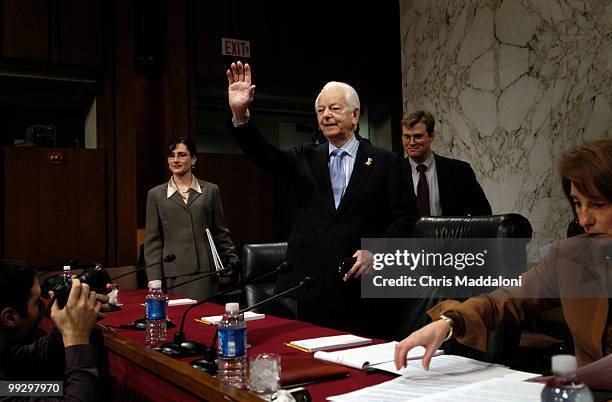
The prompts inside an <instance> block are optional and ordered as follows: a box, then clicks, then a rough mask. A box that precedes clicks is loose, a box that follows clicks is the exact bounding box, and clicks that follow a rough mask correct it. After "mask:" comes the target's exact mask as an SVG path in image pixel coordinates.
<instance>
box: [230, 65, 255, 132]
mask: <svg viewBox="0 0 612 402" xmlns="http://www.w3.org/2000/svg"><path fill="white" fill-rule="evenodd" d="M225 75H227V83H228V87H227V98H228V101H229V106H230V109H232V115H233V117H234V122H235V123H236V124H242V123H246V122H247V121H248V120H249V117H250V115H249V105H250V104H251V102H253V95H254V94H255V85H252V84H251V67H250V66H249V65H248V63H247V64H244V65H243V64H242V62H241V61H239V62H237V63H232V64H231V66H230V69H229V70H227V71H226V72H225Z"/></svg>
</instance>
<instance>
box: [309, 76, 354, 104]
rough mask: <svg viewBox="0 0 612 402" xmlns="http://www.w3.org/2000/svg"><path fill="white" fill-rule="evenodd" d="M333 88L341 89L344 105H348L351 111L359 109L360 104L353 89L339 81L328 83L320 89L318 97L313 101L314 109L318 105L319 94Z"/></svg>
mask: <svg viewBox="0 0 612 402" xmlns="http://www.w3.org/2000/svg"><path fill="white" fill-rule="evenodd" d="M335 87H337V88H342V90H343V91H344V100H346V103H347V105H349V107H350V108H351V110H355V109H361V104H360V103H359V95H357V91H355V88H353V87H352V86H350V85H349V84H347V83H346V82H339V81H330V82H328V83H327V84H325V86H324V87H323V89H321V92H319V95H317V99H315V109H316V108H317V105H318V104H319V97H321V94H322V93H323V92H325V91H326V90H328V89H331V88H335Z"/></svg>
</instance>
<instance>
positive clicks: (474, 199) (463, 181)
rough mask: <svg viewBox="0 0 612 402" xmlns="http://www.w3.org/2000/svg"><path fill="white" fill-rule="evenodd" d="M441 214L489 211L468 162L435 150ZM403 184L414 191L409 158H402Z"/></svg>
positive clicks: (485, 197)
mask: <svg viewBox="0 0 612 402" xmlns="http://www.w3.org/2000/svg"><path fill="white" fill-rule="evenodd" d="M434 158H435V160H436V174H437V176H438V191H439V192H440V204H441V206H442V216H467V215H491V205H490V204H489V201H488V200H487V196H486V195H485V193H484V191H483V190H482V187H480V184H478V181H476V175H475V174H474V170H472V167H471V166H470V164H469V163H467V162H464V161H460V160H458V159H451V158H446V157H444V156H440V155H437V154H435V153H434ZM403 164H404V177H405V179H406V186H407V187H408V189H409V191H410V193H411V194H413V195H414V184H413V181H412V172H411V166H410V160H409V159H408V158H405V159H404V161H403Z"/></svg>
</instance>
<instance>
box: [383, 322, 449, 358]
mask: <svg viewBox="0 0 612 402" xmlns="http://www.w3.org/2000/svg"><path fill="white" fill-rule="evenodd" d="M449 330H450V326H449V324H448V323H447V322H446V321H443V320H438V321H434V322H432V323H431V324H429V325H426V326H424V327H423V328H421V329H419V330H418V331H415V332H413V333H412V334H410V336H408V337H407V338H405V339H404V340H403V341H401V342H400V343H398V344H397V345H395V368H396V369H398V370H399V369H401V368H403V367H406V357H407V356H408V352H409V351H410V349H412V348H414V347H415V346H423V347H424V348H425V355H424V356H423V368H424V369H425V370H429V364H430V363H431V358H432V357H433V354H434V353H435V352H436V350H438V349H439V348H440V345H442V342H444V338H446V335H447V334H448V331H449Z"/></svg>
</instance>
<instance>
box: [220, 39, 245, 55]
mask: <svg viewBox="0 0 612 402" xmlns="http://www.w3.org/2000/svg"><path fill="white" fill-rule="evenodd" d="M221 54H222V55H223V56H238V57H251V42H250V41H248V40H240V39H231V38H221Z"/></svg>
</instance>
